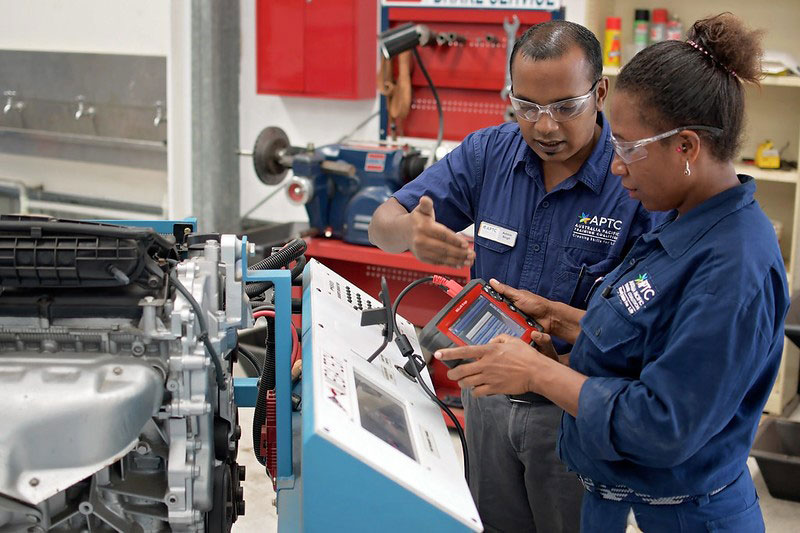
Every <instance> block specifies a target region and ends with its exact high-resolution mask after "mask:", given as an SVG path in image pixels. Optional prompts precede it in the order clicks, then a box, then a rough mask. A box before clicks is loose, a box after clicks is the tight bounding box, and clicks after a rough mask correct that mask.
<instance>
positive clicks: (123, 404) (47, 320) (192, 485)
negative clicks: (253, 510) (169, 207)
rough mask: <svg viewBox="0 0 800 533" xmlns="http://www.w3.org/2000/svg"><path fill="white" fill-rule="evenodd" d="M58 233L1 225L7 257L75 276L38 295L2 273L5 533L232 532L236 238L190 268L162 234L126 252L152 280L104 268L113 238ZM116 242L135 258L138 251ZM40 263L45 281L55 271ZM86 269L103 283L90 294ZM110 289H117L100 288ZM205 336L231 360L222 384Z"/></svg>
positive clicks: (213, 240) (0, 532)
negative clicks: (86, 261) (34, 257)
mask: <svg viewBox="0 0 800 533" xmlns="http://www.w3.org/2000/svg"><path fill="white" fill-rule="evenodd" d="M48 224H49V226H48V228H49V231H50V233H49V234H48V231H45V232H44V234H42V233H41V232H38V231H35V230H34V231H32V232H31V231H28V235H27V238H22V237H20V236H19V235H16V234H15V233H14V232H17V233H18V232H19V228H18V227H17V228H11V229H9V227H4V226H3V225H2V224H0V248H3V246H5V249H8V250H12V251H15V252H17V253H16V256H17V257H22V258H23V259H25V258H28V259H30V254H31V253H33V252H32V250H36V251H38V252H40V253H39V256H38V259H40V260H50V261H51V263H52V264H51V265H49V266H50V267H51V268H52V269H56V268H59V269H60V268H62V267H63V269H64V272H67V273H68V274H69V275H66V276H63V279H64V283H63V284H62V285H58V283H57V280H58V279H59V275H60V274H59V275H55V274H53V275H48V276H39V278H40V279H41V283H40V284H39V286H35V283H34V282H33V281H31V280H33V279H36V278H37V276H36V275H32V276H27V277H25V280H26V282H25V283H24V284H21V283H8V284H6V282H5V279H6V277H8V279H12V278H14V276H11V275H9V276H6V277H3V287H2V288H3V292H2V294H0V405H2V406H3V410H4V414H3V416H2V430H1V431H0V533H10V532H17V531H40V532H45V531H46V532H54V533H67V532H70V533H72V532H79V531H80V532H83V531H91V532H92V533H95V532H97V533H106V532H109V533H110V532H132V533H133V532H135V533H162V532H166V531H175V532H192V533H194V532H209V533H210V532H214V533H217V532H221V531H229V530H230V528H231V525H232V523H233V522H234V521H235V520H236V518H237V516H238V515H240V514H243V512H244V501H243V497H242V490H241V486H240V481H241V480H242V479H243V477H244V469H243V467H240V466H239V465H238V464H237V462H236V455H237V450H238V439H239V435H240V433H241V430H240V428H239V427H238V416H237V410H236V405H235V404H234V401H233V380H232V376H231V369H232V365H233V363H234V361H233V360H232V356H231V354H232V353H235V350H233V348H234V347H235V346H236V343H237V330H238V329H242V328H245V327H249V326H251V325H252V318H251V313H250V312H249V300H248V298H247V296H246V294H245V293H244V287H243V284H242V282H241V280H240V278H241V276H237V274H236V273H237V268H241V253H242V243H241V241H239V240H238V239H237V238H236V237H235V236H233V235H222V236H220V237H216V236H213V235H212V236H209V240H206V241H205V242H204V244H202V245H201V246H198V245H196V244H195V245H194V246H192V247H191V248H189V249H188V250H187V248H186V247H183V248H182V250H183V252H184V254H183V256H184V257H183V258H180V257H178V256H176V255H175V250H174V249H173V250H171V251H167V250H166V247H162V246H158V245H153V243H155V242H156V240H157V239H155V240H153V241H152V242H151V245H148V246H142V247H133V248H135V249H136V250H137V251H136V254H139V255H138V256H136V257H128V256H126V257H127V259H126V260H127V261H129V263H130V264H134V263H136V264H139V263H141V264H144V265H145V266H146V269H147V270H145V269H143V270H142V271H141V272H139V273H138V274H137V273H136V269H131V270H130V273H131V274H132V275H131V276H127V275H126V276H125V277H127V278H128V282H127V283H124V278H123V277H121V276H119V275H116V276H115V275H114V273H113V272H112V271H111V269H107V268H106V266H104V265H106V264H119V263H118V262H117V263H115V261H118V258H119V254H117V252H118V251H119V250H115V248H114V246H115V244H114V243H111V242H109V241H106V240H104V239H99V238H95V240H94V244H91V243H90V241H91V239H88V240H86V241H83V240H81V241H80V244H79V245H77V246H76V245H75V242H76V241H75V239H76V238H78V234H79V235H80V236H81V237H80V238H81V239H82V238H83V237H86V236H87V235H92V228H91V227H80V228H78V230H79V231H77V233H76V232H75V230H76V228H75V227H74V226H70V225H69V224H67V223H64V224H59V222H58V221H50V222H48ZM34 226H35V224H34ZM59 227H60V228H61V229H60V230H59ZM108 228H109V226H107V225H105V226H102V227H98V228H95V229H96V230H97V234H99V235H100V236H104V234H105V233H107V232H109V231H111V232H112V233H113V232H114V231H118V230H111V229H108ZM111 228H113V226H112V227H111ZM127 229H129V228H123V230H127ZM135 231H140V230H135ZM122 233H124V231H123V232H122ZM97 234H96V235H95V237H98V235H97ZM15 235H16V236H15ZM159 238H163V237H159ZM13 239H18V240H19V242H20V243H21V244H20V246H21V247H22V248H21V249H20V250H13V246H12V245H11V244H9V242H10V241H11V240H13ZM54 240H57V241H58V243H59V245H58V246H54ZM120 240H121V241H122V245H123V248H124V249H125V250H126V252H125V253H126V254H127V253H129V251H130V250H131V249H133V248H132V247H131V246H128V245H127V244H130V243H127V239H124V238H123V239H120ZM62 243H63V250H65V253H63V254H62V253H61V251H62V248H61V247H60V246H61V244H62ZM126 243H127V244H126ZM117 244H119V243H117ZM173 244H174V243H173ZM48 250H50V251H54V253H55V255H54V256H53V257H52V258H51V257H50V256H49V255H48V254H49V252H48ZM170 254H171V255H172V256H171V257H169V255H170ZM12 255H13V254H12ZM4 257H8V255H3V256H0V271H2V260H3V258H4ZM81 257H90V258H91V265H92V266H91V269H89V270H86V268H85V267H86V265H83V264H77V263H79V259H80V258H81ZM70 259H72V260H73V261H72V263H70ZM31 262H33V261H31ZM130 264H128V263H126V265H128V266H130ZM36 266H37V267H39V272H40V273H46V272H47V268H46V267H47V266H48V265H45V267H44V269H43V268H42V264H41V262H39V263H37V264H36ZM70 269H71V270H70ZM78 271H81V272H89V273H94V274H95V281H98V282H102V283H100V286H97V284H94V285H92V284H89V285H87V286H80V285H78V284H76V283H75V280H76V278H77V277H80V276H77V277H76V276H75V275H74V274H75V272H78ZM159 271H160V272H161V274H162V275H161V276H158V275H156V272H159ZM70 272H71V274H70ZM126 272H127V271H126ZM104 273H105V277H104V276H103V274H104ZM168 276H172V278H173V281H171V282H169V281H168ZM91 277H92V276H89V278H91ZM154 278H155V281H153V280H154ZM237 278H239V279H237ZM81 279H83V278H81ZM109 279H111V280H116V282H115V283H114V284H111V285H106V286H103V284H105V282H106V281H108V280H109ZM54 280H56V281H54ZM176 283H179V284H180V285H182V286H183V287H185V288H186V290H187V292H188V293H189V294H190V295H191V296H192V297H193V299H194V300H195V301H196V303H197V305H198V306H199V308H200V310H201V312H202V314H203V319H204V320H203V321H200V320H198V317H197V316H196V315H195V310H194V308H193V305H192V304H191V303H190V302H189V301H188V300H187V299H186V297H185V296H184V295H182V294H181V293H180V292H179V291H177V290H174V288H173V286H174V285H175V284H176ZM201 322H204V326H205V328H206V331H205V332H203V331H201V328H202V326H201ZM204 334H205V335H207V336H208V340H209V344H210V346H211V347H212V348H213V350H214V352H215V355H217V356H218V357H220V358H222V360H221V363H222V365H221V368H222V373H223V376H221V377H222V380H221V381H222V383H223V384H224V387H220V386H218V380H217V379H216V378H217V376H216V370H215V365H214V364H213V362H212V359H211V357H212V355H211V354H209V352H208V351H207V350H206V348H205V346H204V343H203V342H202V338H203V335H204Z"/></svg>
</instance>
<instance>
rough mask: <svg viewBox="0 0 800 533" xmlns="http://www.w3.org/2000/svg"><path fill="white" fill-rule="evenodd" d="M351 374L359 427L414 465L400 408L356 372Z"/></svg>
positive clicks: (405, 421) (402, 408) (414, 457)
mask: <svg viewBox="0 0 800 533" xmlns="http://www.w3.org/2000/svg"><path fill="white" fill-rule="evenodd" d="M353 374H354V378H355V383H356V398H357V399H358V412H359V415H360V416H361V427H363V428H364V429H365V430H367V431H369V432H370V433H372V434H373V435H375V436H376V437H378V438H379V439H381V440H382V441H383V442H385V443H386V444H388V445H389V446H391V447H393V448H396V449H397V450H399V451H401V452H403V453H404V454H406V455H407V456H409V457H410V458H411V459H413V460H415V461H416V460H417V456H416V454H415V453H414V447H413V445H412V444H411V433H410V432H409V430H408V419H407V418H406V410H405V407H403V404H401V403H400V402H398V401H397V400H395V399H394V398H393V397H391V396H389V395H388V394H386V393H384V392H382V391H381V390H380V389H379V388H377V387H375V386H374V385H372V383H370V382H369V381H367V380H366V379H364V378H363V377H361V376H360V375H359V374H358V372H354V373H353Z"/></svg>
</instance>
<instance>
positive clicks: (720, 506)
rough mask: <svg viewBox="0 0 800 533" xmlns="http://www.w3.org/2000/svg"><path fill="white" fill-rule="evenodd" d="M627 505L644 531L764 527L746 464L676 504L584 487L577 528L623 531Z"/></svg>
mask: <svg viewBox="0 0 800 533" xmlns="http://www.w3.org/2000/svg"><path fill="white" fill-rule="evenodd" d="M631 509H632V510H633V514H634V516H635V517H636V523H637V525H638V527H639V529H640V530H642V531H644V532H645V533H696V532H697V533H699V532H710V531H714V532H716V531H725V532H731V533H734V532H736V533H760V532H763V531H764V519H763V517H762V516H761V507H760V506H759V504H758V494H757V493H756V489H755V486H754V485H753V480H752V478H751V477H750V471H749V470H748V469H747V466H745V468H744V471H743V472H742V474H741V475H740V476H739V477H738V478H737V479H736V481H734V482H733V483H731V484H730V485H729V486H727V487H726V488H725V489H724V490H722V491H721V492H719V493H718V494H715V495H713V496H702V497H700V498H698V499H696V500H692V501H688V502H685V503H682V504H680V505H647V504H643V503H631V502H617V501H612V500H604V499H602V498H601V497H600V496H598V495H597V494H596V493H593V492H588V491H587V492H585V494H584V496H583V504H582V507H581V532H582V533H617V532H619V533H624V531H625V529H626V524H627V518H628V514H629V513H630V511H631Z"/></svg>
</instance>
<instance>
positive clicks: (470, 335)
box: [450, 296, 525, 344]
mask: <svg viewBox="0 0 800 533" xmlns="http://www.w3.org/2000/svg"><path fill="white" fill-rule="evenodd" d="M450 331H451V332H453V334H454V335H456V336H457V337H458V338H460V339H461V340H463V341H464V342H466V343H467V344H487V343H488V342H489V341H490V340H492V339H493V338H495V337H497V336H498V335H500V334H503V333H506V334H508V335H511V336H513V337H521V336H522V334H523V333H525V328H524V327H522V326H520V325H519V324H518V323H516V322H514V320H513V319H512V318H511V317H510V316H508V315H507V314H505V313H504V312H503V311H502V310H501V309H500V308H499V307H497V306H496V305H495V304H494V303H492V301H491V300H489V299H488V298H486V297H485V296H480V297H479V298H478V299H477V300H475V302H474V303H473V304H472V305H471V306H470V307H469V309H467V310H466V311H465V312H464V314H462V315H461V316H460V317H459V318H458V320H456V321H455V322H453V325H452V326H450Z"/></svg>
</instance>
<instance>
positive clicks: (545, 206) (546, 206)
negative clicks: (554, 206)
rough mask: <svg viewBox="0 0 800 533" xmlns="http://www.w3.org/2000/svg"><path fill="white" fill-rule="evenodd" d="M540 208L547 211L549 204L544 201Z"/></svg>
mask: <svg viewBox="0 0 800 533" xmlns="http://www.w3.org/2000/svg"><path fill="white" fill-rule="evenodd" d="M542 207H544V208H545V209H547V208H548V207H550V202H548V201H547V200H545V201H544V202H542Z"/></svg>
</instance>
